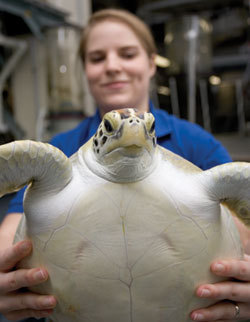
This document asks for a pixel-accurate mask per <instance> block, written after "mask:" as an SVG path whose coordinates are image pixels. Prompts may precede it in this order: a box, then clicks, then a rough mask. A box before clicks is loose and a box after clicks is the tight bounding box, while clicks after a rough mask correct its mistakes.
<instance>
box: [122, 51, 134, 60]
mask: <svg viewBox="0 0 250 322" xmlns="http://www.w3.org/2000/svg"><path fill="white" fill-rule="evenodd" d="M135 56H136V53H134V52H127V53H123V57H125V58H128V59H130V58H134V57H135Z"/></svg>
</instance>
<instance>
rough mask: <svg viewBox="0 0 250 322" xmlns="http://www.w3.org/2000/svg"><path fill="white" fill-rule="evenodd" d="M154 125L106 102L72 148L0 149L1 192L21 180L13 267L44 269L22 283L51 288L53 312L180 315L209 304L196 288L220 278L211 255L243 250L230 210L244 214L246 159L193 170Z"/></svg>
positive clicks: (85, 316) (87, 317)
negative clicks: (26, 246)
mask: <svg viewBox="0 0 250 322" xmlns="http://www.w3.org/2000/svg"><path fill="white" fill-rule="evenodd" d="M154 125H155V122H154V118H153V116H152V114H150V113H140V112H136V111H135V110H133V109H125V110H118V111H111V112H109V113H107V114H105V115H104V117H103V120H102V123H101V124H100V126H99V128H98V130H97V132H96V134H95V135H94V137H93V138H91V139H90V140H89V141H88V142H87V143H86V144H85V145H83V146H82V147H81V148H80V149H79V151H78V152H77V153H75V154H74V155H73V156H72V157H71V158H67V157H66V156H65V155H64V154H63V153H62V152H60V151H59V150H58V149H56V148H54V147H52V146H51V145H49V144H45V143H39V142H33V141H17V142H13V143H10V144H7V145H3V146H1V147H0V169H1V178H0V191H1V193H2V194H5V193H7V192H10V191H13V190H16V189H19V188H20V187H21V186H23V185H25V184H27V183H28V184H29V187H28V189H27V190H26V194H25V198H24V213H25V216H23V218H22V220H21V223H20V225H19V228H18V231H17V233H16V238H15V240H16V241H18V240H21V239H24V238H30V239H31V240H32V242H33V245H34V249H33V253H32V255H31V256H29V258H28V259H27V260H25V261H23V262H22V264H21V265H22V267H37V266H45V267H47V269H48V271H49V275H50V279H49V280H48V281H47V282H45V283H44V284H41V285H40V286H37V287H34V288H32V290H34V291H36V292H40V293H42V294H54V295H55V296H56V297H57V300H58V304H57V307H56V309H55V311H54V313H53V315H52V320H53V321H60V322H69V321H72V322H73V321H74V322H97V321H98V322H118V321H119V322H152V321H154V322H156V321H157V322H166V321H168V322H173V321H174V322H185V321H190V318H189V313H190V311H191V310H193V309H194V308H198V307H201V306H202V307H204V306H206V305H209V304H211V303H213V301H211V300H205V299H202V300H201V299H198V298H197V297H196V296H195V288H196V287H197V286H198V285H199V284H200V283H204V282H216V281H219V280H221V279H220V278H219V277H216V276H214V275H212V274H211V273H210V271H209V265H210V263H211V261H212V260H214V259H216V258H219V259H223V258H237V259H239V258H242V247H241V243H240V239H239V236H238V232H237V229H236V227H235V224H234V220H233V217H232V215H231V211H233V212H235V213H236V214H237V216H238V217H239V218H240V219H241V220H242V221H243V222H244V223H245V224H246V225H249V224H250V164H248V163H228V164H225V165H221V166H217V167H215V168H212V169H210V170H207V171H202V170H200V169H199V168H198V167H196V166H194V165H193V164H191V163H190V162H188V161H186V160H184V159H183V158H181V157H179V156H177V155H175V154H173V153H172V152H170V151H167V150H166V149H164V148H162V147H160V146H158V145H157V143H156V138H155V130H154ZM225 205H226V206H227V207H226V206H225ZM228 208H230V209H231V211H230V210H229V209H228Z"/></svg>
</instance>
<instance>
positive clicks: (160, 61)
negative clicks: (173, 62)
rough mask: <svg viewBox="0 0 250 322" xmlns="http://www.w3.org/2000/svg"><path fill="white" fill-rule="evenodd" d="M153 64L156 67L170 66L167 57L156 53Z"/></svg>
mask: <svg viewBox="0 0 250 322" xmlns="http://www.w3.org/2000/svg"><path fill="white" fill-rule="evenodd" d="M155 64H156V66H158V67H161V68H167V67H169V66H170V60H169V59H167V58H166V57H163V56H160V55H156V56H155Z"/></svg>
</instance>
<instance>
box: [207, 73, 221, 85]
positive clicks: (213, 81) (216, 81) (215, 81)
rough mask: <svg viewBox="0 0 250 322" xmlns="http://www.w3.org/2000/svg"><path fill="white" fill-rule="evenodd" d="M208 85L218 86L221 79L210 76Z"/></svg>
mask: <svg viewBox="0 0 250 322" xmlns="http://www.w3.org/2000/svg"><path fill="white" fill-rule="evenodd" d="M209 83H210V84H211V85H215V86H216V85H220V84H221V78H220V77H219V76H215V75H212V76H210V77H209Z"/></svg>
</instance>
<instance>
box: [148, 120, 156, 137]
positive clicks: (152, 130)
mask: <svg viewBox="0 0 250 322" xmlns="http://www.w3.org/2000/svg"><path fill="white" fill-rule="evenodd" d="M154 130H155V121H154V122H153V123H152V125H151V128H150V130H149V133H151V134H152V133H153V132H154Z"/></svg>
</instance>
